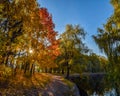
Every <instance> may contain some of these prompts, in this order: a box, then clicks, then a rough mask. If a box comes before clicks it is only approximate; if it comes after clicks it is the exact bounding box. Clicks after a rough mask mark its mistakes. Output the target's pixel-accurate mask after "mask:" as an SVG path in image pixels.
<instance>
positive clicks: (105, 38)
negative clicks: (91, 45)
mask: <svg viewBox="0 0 120 96" xmlns="http://www.w3.org/2000/svg"><path fill="white" fill-rule="evenodd" d="M111 3H112V5H113V6H114V14H113V15H112V16H111V17H110V18H109V19H108V21H107V23H106V24H105V25H104V28H103V29H100V28H99V29H98V35H97V36H93V38H94V40H95V42H96V44H97V45H98V46H99V48H100V49H101V51H103V52H104V53H105V54H106V56H107V57H108V60H109V65H108V66H109V67H108V70H107V71H108V73H109V80H110V81H111V83H110V84H111V86H112V87H113V88H115V89H116V93H117V96H119V94H120V90H119V89H120V82H119V78H120V75H119V73H120V64H119V63H120V50H119V49H120V19H119V16H120V12H119V11H120V1H119V0H111Z"/></svg>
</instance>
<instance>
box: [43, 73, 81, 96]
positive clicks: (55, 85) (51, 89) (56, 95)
mask: <svg viewBox="0 0 120 96" xmlns="http://www.w3.org/2000/svg"><path fill="white" fill-rule="evenodd" d="M51 78H52V82H51V83H50V84H48V85H47V87H46V89H45V90H44V92H43V96H79V92H78V90H77V87H76V85H73V88H70V87H69V86H68V85H67V84H66V83H65V82H64V78H63V77H61V76H53V75H51Z"/></svg>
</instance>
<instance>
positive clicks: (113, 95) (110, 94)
mask: <svg viewBox="0 0 120 96" xmlns="http://www.w3.org/2000/svg"><path fill="white" fill-rule="evenodd" d="M91 96H99V95H98V94H96V92H94V93H93V95H91ZM104 96H116V93H115V89H112V90H110V91H106V92H105V93H104Z"/></svg>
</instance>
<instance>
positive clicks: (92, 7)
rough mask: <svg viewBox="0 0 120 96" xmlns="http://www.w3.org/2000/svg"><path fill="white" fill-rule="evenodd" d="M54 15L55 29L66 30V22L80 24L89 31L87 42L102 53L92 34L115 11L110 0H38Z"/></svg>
mask: <svg viewBox="0 0 120 96" xmlns="http://www.w3.org/2000/svg"><path fill="white" fill-rule="evenodd" d="M38 2H39V4H40V7H46V8H47V9H48V11H49V13H51V14H52V16H53V22H54V23H55V30H56V31H58V32H59V34H60V33H62V32H64V30H65V25H66V24H73V25H76V24H79V25H80V26H81V27H83V28H84V30H85V31H86V32H87V35H86V39H85V43H86V45H87V46H88V47H89V48H90V49H92V50H93V52H95V53H97V54H98V55H101V52H100V51H99V49H98V47H97V45H96V44H95V42H94V41H93V39H92V35H95V34H97V28H98V27H100V28H102V25H103V24H105V22H106V21H107V18H108V17H110V16H111V15H112V13H113V7H112V5H111V4H110V0H38Z"/></svg>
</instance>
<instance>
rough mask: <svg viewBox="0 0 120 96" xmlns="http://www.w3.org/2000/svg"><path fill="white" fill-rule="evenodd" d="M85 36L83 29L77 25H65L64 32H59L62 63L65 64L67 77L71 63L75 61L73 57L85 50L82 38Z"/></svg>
mask: <svg viewBox="0 0 120 96" xmlns="http://www.w3.org/2000/svg"><path fill="white" fill-rule="evenodd" d="M84 37H85V31H84V30H83V28H81V27H79V25H76V26H73V25H66V29H65V32H63V33H62V34H61V37H60V38H61V44H60V50H61V57H62V61H63V64H64V65H65V66H66V69H67V75H66V77H67V78H69V73H70V68H71V65H72V64H74V63H75V59H76V58H78V56H79V55H80V54H82V53H84V52H85V51H86V50H84V49H85V48H86V47H85V44H84V43H83V41H82V39H84Z"/></svg>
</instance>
